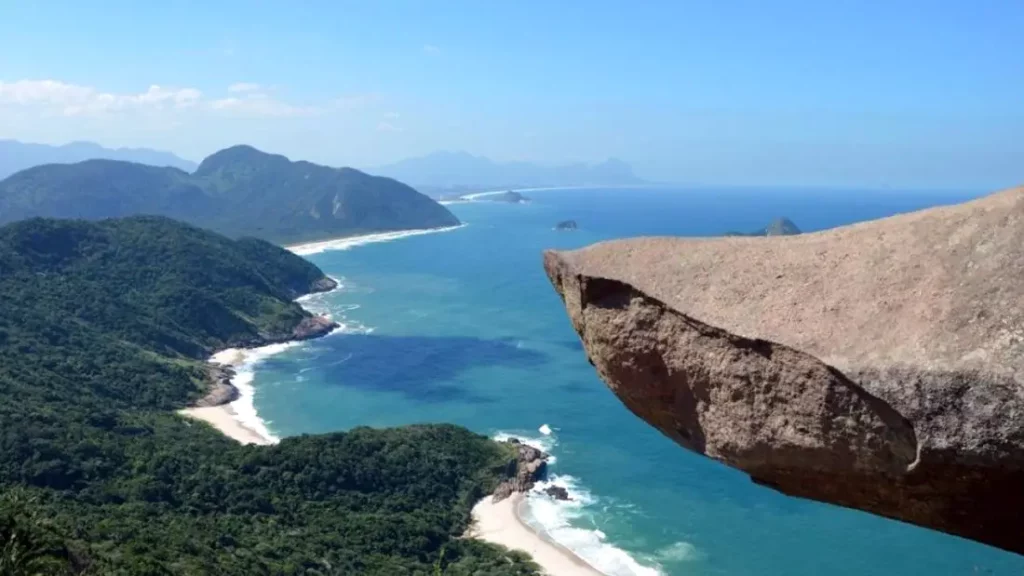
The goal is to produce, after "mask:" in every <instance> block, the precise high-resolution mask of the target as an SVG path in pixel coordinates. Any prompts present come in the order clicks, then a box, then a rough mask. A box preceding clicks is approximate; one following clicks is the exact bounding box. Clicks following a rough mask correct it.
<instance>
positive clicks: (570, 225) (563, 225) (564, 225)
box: [555, 220, 579, 230]
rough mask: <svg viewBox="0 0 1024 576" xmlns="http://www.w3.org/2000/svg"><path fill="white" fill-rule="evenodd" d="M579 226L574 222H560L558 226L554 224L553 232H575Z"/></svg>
mask: <svg viewBox="0 0 1024 576" xmlns="http://www.w3.org/2000/svg"><path fill="white" fill-rule="evenodd" d="M577 228H579V226H578V225H577V224H576V221H575V220H562V221H561V222H559V223H558V224H555V230H576V229H577Z"/></svg>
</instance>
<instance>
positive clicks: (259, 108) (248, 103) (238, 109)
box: [209, 93, 322, 118]
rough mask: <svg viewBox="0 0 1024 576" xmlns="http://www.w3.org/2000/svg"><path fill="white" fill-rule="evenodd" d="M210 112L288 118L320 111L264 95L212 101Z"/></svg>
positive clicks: (313, 114) (319, 111) (256, 94)
mask: <svg viewBox="0 0 1024 576" xmlns="http://www.w3.org/2000/svg"><path fill="white" fill-rule="evenodd" d="M209 106H210V108H211V109H212V110H218V111H226V112H232V113H237V114H240V115H246V116H263V117H271V118H288V117H295V116H315V115H317V114H320V113H321V112H322V110H321V109H320V108H317V107H316V106H296V105H293V104H289V103H287V102H282V101H281V100H275V99H274V98H271V97H270V96H267V95H266V94H259V93H255V94H248V95H246V96H245V97H243V98H238V97H234V96H232V97H229V98H220V99H218V100H213V101H211V102H210V103H209Z"/></svg>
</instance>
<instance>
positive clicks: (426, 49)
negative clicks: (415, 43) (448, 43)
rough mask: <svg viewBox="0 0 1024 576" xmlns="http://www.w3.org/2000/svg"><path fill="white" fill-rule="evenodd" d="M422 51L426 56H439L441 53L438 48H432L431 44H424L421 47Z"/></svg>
mask: <svg viewBox="0 0 1024 576" xmlns="http://www.w3.org/2000/svg"><path fill="white" fill-rule="evenodd" d="M423 51H424V52H426V53H427V54H440V53H441V49H440V48H439V47H437V46H434V45H433V44H424V45H423Z"/></svg>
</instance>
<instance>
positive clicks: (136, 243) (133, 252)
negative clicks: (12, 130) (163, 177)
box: [0, 217, 535, 576]
mask: <svg viewBox="0 0 1024 576" xmlns="http://www.w3.org/2000/svg"><path fill="white" fill-rule="evenodd" d="M324 280H325V279H324V277H323V274H322V273H321V272H320V271H319V270H318V269H317V268H316V267H315V266H313V265H312V264H309V263H307V262H305V261H303V260H302V259H300V258H298V257H296V256H294V255H292V254H290V253H288V252H286V251H284V250H282V249H280V248H278V247H276V246H273V245H271V244H269V243H266V242H264V241H260V240H238V241H233V240H229V239H227V238H225V237H222V236H219V235H217V234H214V233H211V232H208V231H204V230H201V229H198V228H195V227H192V226H189V225H185V224H181V223H178V222H174V221H171V220H168V219H165V218H160V217H135V218H127V219H122V220H106V221H102V222H86V221H61V220H46V219H33V220H27V221H23V222H18V223H15V224H12V225H8V226H6V227H3V228H0V301H2V302H3V305H2V306H0V544H2V545H0V573H3V574H5V575H8V574H11V575H14V574H95V575H111V574H112V575H125V576H127V575H132V576H134V575H146V574H237V575H246V576H249V575H254V574H322V575H327V574H346V575H347V574H374V575H381V576H383V575H388V576H391V575H400V574H407V575H413V574H422V575H433V574H435V573H437V572H436V571H440V573H443V574H446V575H465V576H469V575H470V574H473V575H480V576H483V575H493V576H506V575H526V574H534V573H535V572H534V571H533V567H532V564H530V563H529V562H528V561H527V560H525V559H524V558H523V557H522V556H520V555H517V554H511V553H508V552H506V551H503V550H499V549H497V548H494V547H492V546H489V545H486V544H483V543H479V542H476V541H468V540H462V539H458V538H456V536H458V535H460V534H462V532H463V531H464V529H465V528H466V525H467V521H468V516H469V508H470V506H471V505H472V503H473V502H474V501H475V500H476V499H478V498H479V497H480V496H482V495H483V494H484V493H486V492H487V491H489V490H490V489H492V488H493V486H494V484H495V483H496V481H497V479H498V477H499V476H500V475H501V474H502V473H503V470H504V469H505V466H506V465H507V464H508V460H509V452H508V451H507V449H506V448H503V447H502V446H501V445H499V444H496V443H494V442H492V441H490V440H488V439H487V438H485V437H483V436H479V435H476V434H472V433H470V432H469V431H467V430H465V429H462V428H458V427H454V426H444V425H441V426H420V427H409V428H402V429H392V430H369V429H357V430H353V431H351V432H348V433H338V434H331V435H324V436H303V437H297V438H288V439H285V440H284V441H283V442H281V443H280V444H279V445H277V446H273V447H256V446H241V445H239V444H236V443H234V442H233V441H231V440H228V439H227V438H225V437H223V436H222V435H220V434H219V433H217V432H215V431H214V430H213V429H211V428H209V427H208V426H206V425H205V424H201V423H199V422H194V421H187V420H185V419H183V418H181V417H180V416H178V415H176V414H175V413H174V412H173V410H175V409H177V408H180V407H183V406H185V405H187V404H188V403H189V402H190V401H192V400H194V399H195V398H197V397H199V396H200V395H201V394H202V393H203V392H204V390H205V387H206V382H205V370H204V364H203V362H202V359H203V358H205V357H206V356H207V355H208V354H209V353H210V351H212V350H214V349H218V348H222V347H225V346H228V345H230V344H232V343H239V342H252V341H259V340H260V339H266V338H273V337H275V335H279V334H287V333H289V331H291V330H293V329H294V328H295V326H296V325H297V324H298V323H299V322H302V320H303V319H304V318H306V317H307V314H306V312H304V311H303V310H302V309H301V308H300V307H299V306H298V305H296V304H295V303H294V302H292V299H293V298H294V297H295V296H297V295H299V294H302V293H305V292H308V291H310V290H314V289H323V288H325V287H327V286H328V284H327V283H325V281H324ZM12 562H13V564H12Z"/></svg>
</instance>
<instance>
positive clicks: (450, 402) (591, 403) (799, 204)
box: [254, 189, 1024, 576]
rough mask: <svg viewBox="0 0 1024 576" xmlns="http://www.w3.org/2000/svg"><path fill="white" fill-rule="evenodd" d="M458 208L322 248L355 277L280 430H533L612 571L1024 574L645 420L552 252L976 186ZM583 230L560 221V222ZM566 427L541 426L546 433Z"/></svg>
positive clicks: (294, 378) (552, 512)
mask: <svg viewBox="0 0 1024 576" xmlns="http://www.w3.org/2000/svg"><path fill="white" fill-rule="evenodd" d="M527 195H528V196H530V197H531V198H533V200H534V201H533V202H532V203H530V204H528V205H509V204H499V203H486V202H476V203H468V204H457V205H452V206H450V208H451V209H452V210H453V212H455V213H456V215H457V216H458V217H459V218H460V219H462V220H463V221H464V222H466V223H467V225H466V226H465V227H463V228H460V229H458V230H454V231H451V232H444V233H437V234H427V235H420V236H414V237H408V238H403V239H398V240H394V241H390V242H381V243H371V244H365V245H361V246H356V247H352V248H351V249H348V250H339V251H324V252H321V253H316V254H311V255H309V256H308V257H309V258H310V259H311V260H312V261H313V262H315V263H316V264H317V265H319V266H320V267H321V268H323V270H324V271H325V272H327V273H328V274H329V275H331V276H334V277H336V278H339V279H340V280H341V281H342V284H343V289H341V290H339V291H336V292H333V293H330V294H327V295H321V296H315V297H312V298H310V299H308V300H307V305H308V306H309V307H310V308H312V309H315V310H318V311H322V312H328V313H330V314H332V315H333V317H334V318H335V319H337V320H340V321H342V322H344V323H345V324H346V326H347V329H346V330H345V331H343V332H341V333H337V334H335V335H332V336H329V337H327V338H325V339H321V340H318V341H314V342H308V343H304V344H302V345H298V346H294V347H291V348H289V349H287V350H286V351H284V352H283V353H280V354H277V355H274V356H270V357H267V358H265V359H263V360H262V362H261V364H260V365H259V366H257V367H256V369H255V381H254V385H255V406H256V408H257V409H258V411H259V414H260V416H261V417H262V418H263V419H265V420H266V422H267V425H268V427H269V429H270V430H271V431H272V432H273V433H275V434H276V435H278V436H288V435H295V434H301V433H317V432H327V431H334V430H344V429H348V428H351V427H354V426H359V425H369V426H396V425H402V424H410V423H419V422H453V423H457V424H461V425H464V426H467V427H468V428H470V429H473V430H475V431H478V432H481V433H485V434H489V435H495V436H496V435H502V434H511V435H517V436H521V437H528V438H531V439H533V440H534V441H536V442H538V443H540V444H543V445H544V446H545V447H546V448H547V449H549V451H550V452H551V453H552V454H553V455H554V456H555V458H556V460H555V462H554V463H553V465H552V472H553V477H552V481H553V482H555V483H558V484H561V485H563V486H566V487H568V488H569V490H570V492H571V493H572V495H573V496H574V497H575V498H576V501H575V502H573V503H569V504H565V503H561V504H556V503H554V502H552V501H550V500H547V499H545V498H532V499H531V500H532V504H531V517H530V518H528V520H529V521H531V522H532V523H535V524H537V525H540V526H543V527H545V528H546V529H547V530H548V531H549V532H550V533H551V534H552V536H553V537H554V538H555V539H557V540H559V541H560V542H562V543H563V544H565V545H567V546H569V547H570V548H572V549H574V550H576V551H577V552H578V553H579V554H580V555H581V556H583V557H584V558H585V559H587V560H588V561H590V562H591V563H592V564H594V565H595V566H596V567H597V568H599V569H600V570H602V571H604V572H606V573H607V574H609V575H614V576H619V575H631V574H637V575H640V574H643V575H653V574H668V575H686V576H712V575H714V576H748V575H751V576H752V575H785V576H819V575H831V576H841V575H843V576H845V575H850V576H853V575H858V576H859V575H873V574H879V575H883V574H884V575H888V574H892V575H909V574H921V575H931V576H939V575H958V576H969V575H975V574H1016V575H1020V574H1024V559H1022V558H1020V557H1017V556H1014V555H1011V554H1007V553H1003V552H1000V551H997V550H994V549H992V548H988V547H985V546H982V545H979V544H974V543H970V542H966V541H963V540H960V539H957V538H954V537H950V536H945V535H941V534H937V533H933V532H930V531H927V530H922V529H918V528H914V527H911V526H906V525H902V524H899V523H896V522H890V521H885V520H881V519H878V518H875V517H872V516H869V515H867V514H863V513H860V512H854V511H850V510H844V509H839V508H836V507H831V506H826V505H821V504H816V503H811V502H805V501H800V500H795V499H791V498H786V497H784V496H781V495H779V494H776V493H774V492H772V491H770V490H768V489H766V488H761V487H758V486H755V485H753V484H752V483H751V482H750V481H749V480H748V479H747V478H746V476H744V475H742V474H740V473H738V472H735V471H732V470H729V469H727V468H725V467H723V466H721V465H718V464H716V463H714V462H711V461H709V460H706V459H703V458H701V457H699V456H696V455H693V454H690V453H688V452H686V451H684V450H682V449H681V448H679V447H677V446H676V445H675V444H673V443H672V442H670V441H669V440H667V439H665V438H663V437H662V436H661V435H660V434H659V433H658V432H656V431H655V430H653V429H652V428H650V427H648V426H647V425H646V424H644V423H642V422H641V421H639V420H638V419H636V418H635V417H634V416H633V415H632V414H631V413H629V412H628V411H627V410H626V409H625V408H624V407H623V406H622V405H621V404H620V403H619V402H618V400H616V399H615V397H614V396H613V395H612V393H611V392H610V391H609V390H608V389H607V388H606V387H605V386H604V384H603V383H602V382H601V381H600V380H599V379H598V377H597V376H596V374H595V372H594V370H593V369H592V367H591V366H590V365H589V364H588V363H587V360H586V357H585V356H584V353H583V350H582V348H581V346H580V344H579V341H578V339H577V337H576V334H575V333H574V332H573V330H572V328H571V326H570V325H569V322H568V319H567V318H566V315H565V312H564V310H563V309H562V306H561V304H560V302H559V300H558V298H557V296H556V295H555V293H554V291H553V290H552V289H551V286H550V285H549V283H548V281H547V279H546V277H545V276H544V273H543V270H542V268H541V251H542V250H543V249H545V248H574V247H579V246H584V245H586V244H590V243H593V242H596V241H600V240H605V239H610V238H621V237H629V236H639V235H654V234H657V235H682V236H697V235H717V234H721V233H723V232H725V231H728V230H741V231H742V230H754V229H757V228H760V227H761V226H763V225H765V224H766V223H767V222H768V221H769V220H770V219H771V218H773V217H776V216H787V217H789V218H790V219H792V220H793V221H795V222H796V223H797V225H799V226H800V227H801V228H803V229H804V230H805V231H811V230H819V229H824V228H829V227H833V226H837V225H842V224H846V223H850V222H855V221H859V220H866V219H871V218H876V217H881V216H886V215H890V214H894V213H897V212H903V211H908V210H913V209H917V208H921V207H925V206H930V205H936V204H944V203H953V202H958V201H961V200H963V199H965V198H968V197H970V196H972V194H970V193H960V194H954V193H925V192H907V193H903V192H852V191H825V190H805V191H786V190H668V189H639V190H558V191H538V192H535V193H527ZM569 218H572V219H575V220H577V221H578V222H579V225H580V230H578V231H576V232H556V231H554V230H552V226H553V225H554V224H555V223H556V222H557V221H559V220H563V219H569ZM545 424H546V425H547V426H549V427H550V428H551V434H550V435H544V434H541V432H539V431H538V430H539V428H540V427H541V426H542V425H545Z"/></svg>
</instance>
